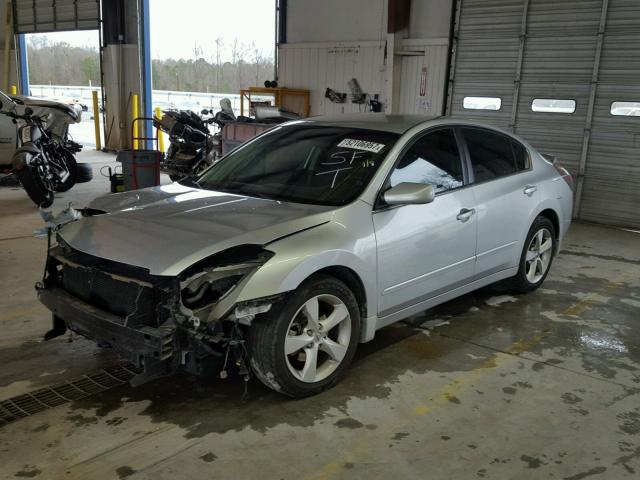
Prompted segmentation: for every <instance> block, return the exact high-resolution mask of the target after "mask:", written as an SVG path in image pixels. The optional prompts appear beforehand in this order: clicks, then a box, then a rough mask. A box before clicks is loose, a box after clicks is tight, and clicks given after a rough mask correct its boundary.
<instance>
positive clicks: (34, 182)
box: [17, 166, 53, 208]
mask: <svg viewBox="0 0 640 480" xmlns="http://www.w3.org/2000/svg"><path fill="white" fill-rule="evenodd" d="M17 175H18V179H19V180H20V183H21V184H22V187H23V188H24V189H25V190H26V192H27V195H29V198H30V199H31V200H32V201H33V203H35V204H36V205H37V206H39V207H42V208H47V207H50V206H51V204H52V203H53V190H52V189H49V188H47V187H46V185H45V184H44V182H43V181H42V179H41V178H40V175H38V172H37V171H36V169H35V167H33V166H26V167H24V168H23V169H22V170H19V171H18V172H17Z"/></svg>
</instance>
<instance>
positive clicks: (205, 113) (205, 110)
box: [200, 108, 209, 115]
mask: <svg viewBox="0 0 640 480" xmlns="http://www.w3.org/2000/svg"><path fill="white" fill-rule="evenodd" d="M200 113H201V114H202V115H207V114H209V110H207V109H206V108H205V109H204V110H202V111H201V112H200Z"/></svg>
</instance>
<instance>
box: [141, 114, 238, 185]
mask: <svg viewBox="0 0 640 480" xmlns="http://www.w3.org/2000/svg"><path fill="white" fill-rule="evenodd" d="M221 105H223V103H222V102H221ZM162 113H163V117H162V118H161V119H160V118H154V119H153V123H154V126H155V127H156V128H159V129H160V130H162V131H163V132H165V133H166V134H168V135H169V143H170V144H169V148H168V150H167V153H166V155H165V156H164V159H163V160H162V162H161V163H160V170H161V171H162V172H163V173H166V174H168V175H169V177H170V178H171V180H174V181H175V180H180V179H182V178H185V177H195V176H197V175H199V174H200V173H202V172H203V171H204V170H205V169H207V168H208V167H210V166H211V165H213V164H214V162H215V161H216V160H218V158H220V157H221V156H222V140H221V132H222V127H223V126H224V124H225V123H226V122H229V121H233V120H235V119H236V118H235V115H234V114H233V111H232V110H231V108H230V102H229V108H224V106H223V109H222V110H221V111H220V112H218V113H216V114H215V115H214V113H213V110H207V109H205V110H202V111H201V112H200V115H198V114H196V113H194V112H192V111H190V110H164V111H163V112H162ZM211 124H216V125H217V126H218V131H217V132H216V133H214V134H212V133H211V132H210V131H209V125H211Z"/></svg>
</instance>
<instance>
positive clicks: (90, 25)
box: [13, 0, 100, 33]
mask: <svg viewBox="0 0 640 480" xmlns="http://www.w3.org/2000/svg"><path fill="white" fill-rule="evenodd" d="M13 18H14V28H15V33H39V32H61V31H67V30H97V29H99V28H100V2H99V0H14V1H13Z"/></svg>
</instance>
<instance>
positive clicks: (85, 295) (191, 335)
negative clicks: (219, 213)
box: [36, 235, 279, 384]
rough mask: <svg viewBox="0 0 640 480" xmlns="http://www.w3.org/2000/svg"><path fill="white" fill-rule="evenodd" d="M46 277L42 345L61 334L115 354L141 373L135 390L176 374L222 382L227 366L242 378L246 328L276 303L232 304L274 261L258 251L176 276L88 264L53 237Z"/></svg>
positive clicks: (229, 253) (235, 253) (40, 287)
mask: <svg viewBox="0 0 640 480" xmlns="http://www.w3.org/2000/svg"><path fill="white" fill-rule="evenodd" d="M57 240H58V241H57V245H55V246H53V247H51V248H50V249H49V253H48V257H47V265H46V269H45V276H44V279H43V281H42V282H40V283H38V284H37V285H36V289H37V291H38V297H39V299H40V301H41V302H42V303H43V304H44V305H45V306H46V307H47V308H49V309H50V310H51V311H52V312H53V316H54V328H53V329H52V330H51V331H50V332H48V333H47V335H46V336H45V338H46V339H50V338H54V337H56V336H58V335H61V334H63V333H64V332H65V331H66V330H67V329H69V330H71V331H74V332H76V333H79V334H81V335H83V336H85V337H87V338H90V339H92V340H93V341H95V342H96V343H98V344H99V345H101V346H105V347H110V348H113V349H114V351H115V352H116V353H117V354H118V355H119V356H120V357H122V358H123V359H126V360H128V361H130V362H131V363H133V364H134V365H135V366H136V367H138V368H139V369H141V370H142V373H141V374H139V375H138V376H136V377H134V379H133V380H132V383H133V384H141V383H143V382H145V381H148V380H150V379H152V378H155V377H158V376H163V375H169V374H172V373H175V372H176V371H178V370H182V371H185V372H189V373H193V374H197V375H210V374H212V373H216V372H217V373H219V374H220V376H221V377H226V376H227V366H228V364H233V365H235V366H236V367H237V368H238V371H239V373H240V374H241V375H242V376H243V377H245V379H247V378H248V375H249V369H248V365H249V363H248V352H247V349H246V347H245V343H244V328H245V327H244V326H245V325H248V324H250V322H251V320H252V319H253V317H254V316H255V315H257V314H260V313H264V312H266V311H268V310H269V309H270V308H271V305H272V304H273V303H274V302H276V301H277V300H278V299H279V297H278V296H274V297H269V298H264V299H256V300H252V301H250V302H244V303H238V302H237V301H236V300H237V298H238V295H239V292H240V291H241V290H242V287H243V285H244V284H245V283H246V282H247V281H248V280H249V278H250V277H251V276H252V275H253V274H254V273H255V271H256V270H257V269H258V268H260V267H261V266H262V265H263V264H264V263H265V262H266V261H267V260H269V258H271V257H272V256H273V253H271V252H269V251H267V250H265V249H263V248H262V247H261V246H259V245H242V246H238V247H234V248H232V249H229V250H225V251H223V252H220V253H218V254H216V255H214V256H212V257H209V258H207V259H205V260H203V261H200V262H198V263H197V264H195V265H193V266H191V267H190V268H188V269H186V270H185V271H184V272H182V273H181V274H180V275H178V276H159V275H151V274H150V273H149V271H148V270H146V269H144V268H140V267H135V266H131V265H126V264H122V263H118V262H114V261H110V260H106V259H103V258H98V257H94V256H92V255H88V254H85V253H83V252H80V251H77V250H75V249H73V248H71V247H70V246H68V245H67V244H66V243H65V242H64V240H63V239H62V238H61V237H60V236H59V235H58V237H57Z"/></svg>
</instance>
